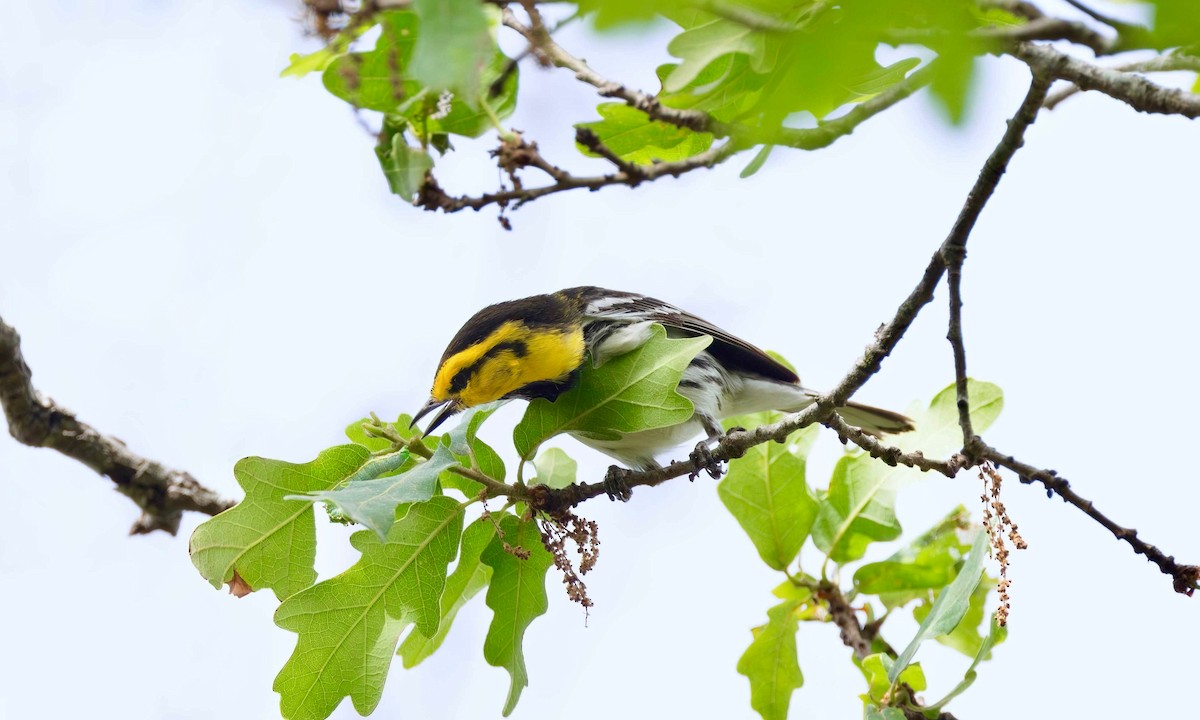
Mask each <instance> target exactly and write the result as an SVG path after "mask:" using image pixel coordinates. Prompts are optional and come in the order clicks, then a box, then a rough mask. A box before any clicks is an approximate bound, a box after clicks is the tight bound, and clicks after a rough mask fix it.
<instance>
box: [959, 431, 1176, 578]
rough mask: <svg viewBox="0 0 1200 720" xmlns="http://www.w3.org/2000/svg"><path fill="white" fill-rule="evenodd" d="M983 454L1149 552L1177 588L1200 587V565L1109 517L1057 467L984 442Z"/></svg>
mask: <svg viewBox="0 0 1200 720" xmlns="http://www.w3.org/2000/svg"><path fill="white" fill-rule="evenodd" d="M981 457H982V459H984V460H989V461H991V462H993V463H995V464H996V465H999V466H1000V467H1004V468H1008V469H1009V470H1012V471H1013V472H1015V473H1016V474H1017V475H1018V476H1020V478H1021V482H1022V483H1025V484H1026V485H1028V484H1030V483H1033V482H1039V483H1041V484H1042V485H1043V486H1044V487H1045V488H1046V494H1047V495H1051V494H1056V495H1058V496H1059V497H1061V498H1062V499H1063V500H1065V501H1066V502H1068V503H1070V504H1071V505H1074V506H1075V507H1077V508H1079V509H1080V510H1082V511H1083V512H1084V514H1086V515H1087V516H1088V517H1090V518H1091V519H1093V520H1095V521H1096V522H1098V523H1100V524H1101V525H1103V526H1104V527H1105V528H1106V529H1107V530H1108V531H1109V532H1111V533H1112V534H1113V537H1115V538H1116V539H1118V540H1124V541H1125V542H1127V543H1129V545H1130V547H1132V548H1133V551H1134V552H1135V553H1137V554H1139V555H1145V556H1146V559H1147V560H1149V561H1150V562H1152V563H1154V564H1155V565H1157V566H1158V569H1159V570H1161V571H1162V572H1163V574H1164V575H1170V576H1171V578H1172V580H1173V581H1174V586H1175V592H1178V593H1183V594H1184V595H1188V596H1190V595H1191V594H1192V592H1193V591H1195V589H1196V588H1197V587H1200V567H1197V566H1196V565H1181V564H1179V563H1177V562H1175V558H1174V556H1171V555H1167V554H1166V553H1164V552H1163V551H1162V550H1159V549H1158V548H1157V547H1155V546H1154V545H1151V544H1150V543H1148V542H1145V541H1144V540H1140V539H1139V538H1138V536H1137V530H1134V529H1133V528H1126V527H1122V526H1121V525H1118V524H1117V523H1116V522H1114V521H1113V520H1111V519H1109V517H1108V516H1107V515H1105V514H1104V513H1102V512H1100V511H1099V510H1097V509H1096V506H1095V504H1093V503H1092V501H1091V500H1087V499H1084V498H1083V497H1082V496H1080V495H1079V494H1078V493H1076V492H1075V491H1074V490H1072V489H1071V484H1070V483H1069V482H1067V479H1066V478H1063V477H1059V475H1058V473H1056V472H1054V471H1053V470H1043V469H1041V468H1037V467H1034V466H1033V465H1029V464H1028V463H1024V462H1021V461H1020V460H1017V459H1016V458H1014V457H1013V456H1012V455H1005V454H1004V453H1002V452H1000V451H999V450H997V449H995V448H993V447H991V446H988V445H984V446H983V447H982V448H981Z"/></svg>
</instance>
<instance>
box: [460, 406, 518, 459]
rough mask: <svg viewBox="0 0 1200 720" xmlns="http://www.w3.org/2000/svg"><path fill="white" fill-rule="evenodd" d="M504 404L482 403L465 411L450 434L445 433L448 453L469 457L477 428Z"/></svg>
mask: <svg viewBox="0 0 1200 720" xmlns="http://www.w3.org/2000/svg"><path fill="white" fill-rule="evenodd" d="M505 402H506V401H503V400H499V401H496V402H490V403H484V404H483V405H476V406H475V407H473V408H468V409H467V410H465V411H464V412H463V414H462V415H460V416H459V418H458V424H457V425H455V426H454V428H453V429H451V430H450V432H448V433H446V439H447V441H448V442H449V447H450V452H452V453H454V454H455V455H459V456H470V454H471V441H473V440H474V439H475V437H476V436H477V435H478V434H479V427H480V426H481V425H483V423H484V422H485V421H486V420H487V419H488V418H490V417H491V416H492V413H494V412H496V411H497V410H499V409H500V406H501V405H503V404H504V403H505Z"/></svg>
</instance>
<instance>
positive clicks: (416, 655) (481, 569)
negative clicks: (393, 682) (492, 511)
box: [396, 518, 496, 668]
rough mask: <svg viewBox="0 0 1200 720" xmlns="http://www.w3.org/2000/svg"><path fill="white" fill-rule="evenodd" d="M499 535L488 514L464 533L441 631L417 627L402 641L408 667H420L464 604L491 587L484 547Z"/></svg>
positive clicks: (443, 603)
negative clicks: (429, 630) (427, 634)
mask: <svg viewBox="0 0 1200 720" xmlns="http://www.w3.org/2000/svg"><path fill="white" fill-rule="evenodd" d="M495 536H496V526H495V525H494V524H493V523H492V522H491V520H488V519H487V518H479V519H478V520H476V521H475V522H473V523H471V524H470V525H468V526H467V529H466V530H465V531H463V535H462V547H461V549H460V551H459V553H458V565H456V566H455V568H454V572H452V573H450V577H448V578H446V589H445V590H443V591H442V598H441V601H440V608H441V622H439V623H438V629H437V632H436V633H434V634H433V635H431V636H426V635H425V634H424V633H423V632H421V631H420V630H418V629H416V628H414V629H413V631H412V632H411V633H409V635H408V637H406V638H404V641H403V642H401V643H400V648H399V649H398V650H397V651H396V654H397V655H399V656H400V659H401V661H402V662H403V664H404V667H405V668H412V667H416V666H417V665H418V664H420V663H421V661H423V660H424V659H425V658H427V657H429V656H430V655H432V654H433V653H434V652H435V651H436V650H437V649H438V648H439V647H441V646H442V642H443V641H445V639H446V635H447V634H448V633H449V632H450V626H451V624H453V622H454V618H455V617H456V616H457V615H458V611H459V610H460V609H461V608H462V606H463V605H466V604H467V602H468V601H469V600H470V599H471V598H473V597H475V596H476V595H477V594H479V591H480V590H482V589H483V588H485V587H487V584H488V582H489V581H490V580H491V578H492V568H491V566H489V565H486V564H484V562H483V551H484V549H485V548H487V546H488V544H489V543H491V542H492V539H493V538H494V537H495Z"/></svg>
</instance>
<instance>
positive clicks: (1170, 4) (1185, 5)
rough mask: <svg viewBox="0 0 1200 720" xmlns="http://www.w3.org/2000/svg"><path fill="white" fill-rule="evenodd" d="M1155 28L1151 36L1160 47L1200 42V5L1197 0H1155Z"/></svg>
mask: <svg viewBox="0 0 1200 720" xmlns="http://www.w3.org/2000/svg"><path fill="white" fill-rule="evenodd" d="M1153 3H1154V30H1153V32H1152V33H1151V38H1152V40H1153V42H1154V43H1155V45H1156V47H1158V48H1160V49H1161V48H1168V47H1177V46H1180V45H1194V44H1196V43H1197V42H1200V5H1197V3H1196V2H1195V0H1153Z"/></svg>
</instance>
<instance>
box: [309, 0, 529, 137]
mask: <svg viewBox="0 0 1200 720" xmlns="http://www.w3.org/2000/svg"><path fill="white" fill-rule="evenodd" d="M381 15H382V17H383V19H384V22H382V23H381V24H382V27H383V31H382V33H381V34H380V36H379V40H378V41H376V44H375V48H374V49H373V50H371V51H369V52H362V53H351V54H349V55H344V56H342V57H339V58H338V59H337V60H336V61H335V62H333V63H331V64H330V65H329V66H328V67H327V68H326V69H325V73H324V74H323V75H322V81H323V82H324V83H325V88H326V89H327V90H329V92H330V93H332V94H334V95H335V96H337V97H339V98H341V99H342V100H345V101H346V102H348V103H350V104H352V105H355V106H357V107H361V108H365V109H367V110H377V111H379V112H383V113H388V114H389V115H390V116H391V118H393V119H395V118H402V119H403V120H404V122H406V123H407V124H408V127H409V129H410V130H411V131H412V132H413V133H414V134H415V135H416V136H417V137H418V139H421V140H422V145H425V144H427V143H431V144H433V145H434V146H435V147H438V148H439V149H440V150H441V151H442V152H445V150H446V149H448V148H449V142H448V138H446V137H445V134H446V133H454V134H456V135H465V136H467V137H478V136H479V135H481V134H483V133H484V132H485V131H487V130H488V129H490V128H491V120H490V118H489V117H488V114H487V112H486V111H485V110H484V109H483V106H482V102H481V99H480V96H478V95H476V96H473V97H468V96H467V95H465V94H460V95H458V96H454V97H451V98H446V99H443V98H442V97H441V92H440V89H439V88H429V87H425V86H423V85H422V83H421V82H420V81H419V80H417V79H416V78H415V77H414V76H413V73H412V69H411V67H410V66H411V64H412V58H413V49H414V44H415V43H416V41H417V37H418V35H419V33H418V29H419V23H418V18H417V15H416V13H414V12H412V11H410V10H392V11H387V12H384V13H381ZM502 75H504V82H502V83H501V84H500V87H499V93H498V94H497V95H496V96H495V97H492V98H491V99H490V100H488V101H487V102H488V103H489V104H490V105H491V107H492V111H493V112H495V113H496V116H497V117H500V118H505V117H508V116H509V115H511V114H512V113H513V110H515V109H516V103H517V82H518V75H519V73H518V72H517V70H516V69H515V68H514V69H512V70H511V71H510V69H509V58H508V57H507V56H506V55H505V54H504V53H502V52H500V51H499V50H498V49H496V50H494V52H492V54H491V56H490V57H489V58H488V61H487V63H486V64H485V65H484V67H483V70H482V72H481V75H480V78H479V82H480V84H481V85H484V86H487V87H488V88H491V86H492V85H493V84H494V83H495V82H497V81H498V80H499V79H500V78H501V76H502ZM447 102H448V106H449V112H448V113H447V112H446V105H447ZM439 137H440V138H441V139H440V140H439ZM389 142H390V139H389Z"/></svg>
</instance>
